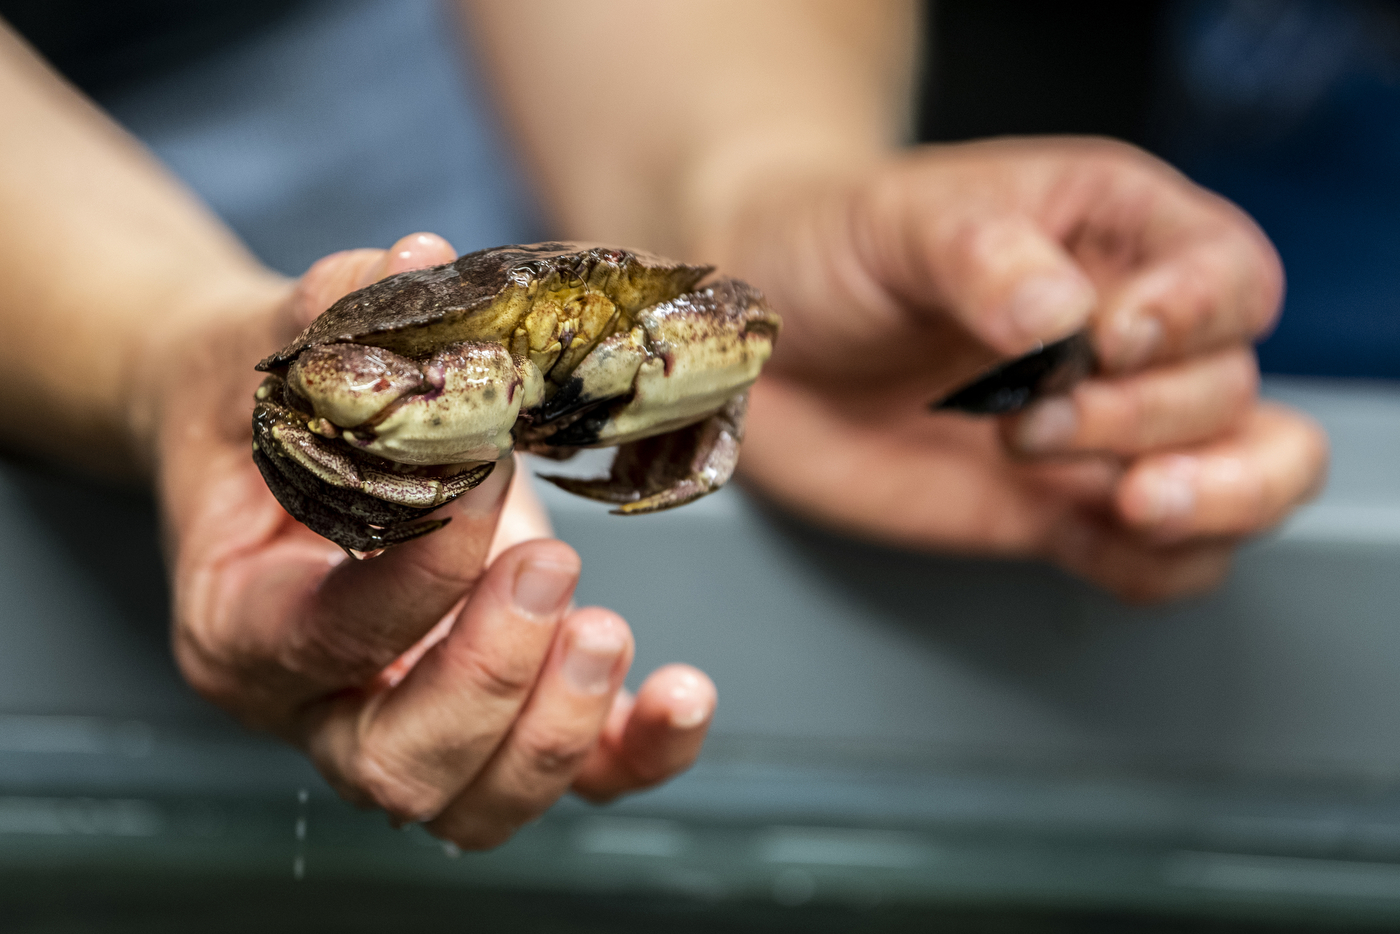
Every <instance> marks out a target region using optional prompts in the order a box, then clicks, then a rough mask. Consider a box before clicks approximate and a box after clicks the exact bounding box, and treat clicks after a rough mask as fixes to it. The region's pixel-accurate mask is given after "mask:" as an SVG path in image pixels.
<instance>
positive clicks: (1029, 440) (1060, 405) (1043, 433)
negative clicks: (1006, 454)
mask: <svg viewBox="0 0 1400 934" xmlns="http://www.w3.org/2000/svg"><path fill="white" fill-rule="evenodd" d="M1078 430H1079V410H1078V409H1076V408H1075V405H1074V402H1073V401H1071V400H1070V399H1069V398H1067V397H1065V396H1058V397H1055V398H1052V399H1045V400H1042V401H1041V402H1037V403H1036V404H1035V405H1033V406H1031V407H1030V409H1028V410H1027V411H1026V414H1024V415H1022V416H1021V419H1020V420H1019V421H1018V422H1017V423H1016V428H1015V430H1014V432H1013V433H1012V436H1011V443H1012V445H1013V446H1014V447H1015V448H1016V449H1017V450H1018V451H1023V452H1025V453H1026V454H1046V453H1049V452H1051V451H1062V450H1064V449H1065V448H1067V447H1069V444H1070V442H1071V441H1073V440H1074V435H1075V432H1077V431H1078Z"/></svg>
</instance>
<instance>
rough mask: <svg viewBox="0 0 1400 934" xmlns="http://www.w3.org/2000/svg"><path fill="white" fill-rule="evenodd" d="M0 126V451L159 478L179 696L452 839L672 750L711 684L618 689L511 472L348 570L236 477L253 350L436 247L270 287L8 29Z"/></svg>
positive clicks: (505, 830) (628, 641) (271, 346)
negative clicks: (425, 528)
mask: <svg viewBox="0 0 1400 934" xmlns="http://www.w3.org/2000/svg"><path fill="white" fill-rule="evenodd" d="M0 116H2V117H3V119H4V122H5V125H6V128H7V129H6V132H5V133H3V134H0V165H3V166H4V167H5V171H3V172H0V333H3V335H4V339H3V340H0V362H3V363H4V365H5V367H6V368H7V369H6V372H7V373H8V374H9V375H10V377H11V378H12V379H13V380H14V381H15V382H16V384H18V385H23V386H26V387H28V388H29V389H30V390H31V391H32V397H31V402H30V404H28V405H26V406H21V407H19V410H20V411H18V414H17V415H16V417H15V418H14V419H13V420H12V422H11V424H10V428H9V430H8V431H7V432H6V443H7V444H8V445H10V446H12V447H13V448H16V449H18V450H22V451H24V452H25V453H27V454H30V455H37V456H42V457H47V458H49V459H52V460H54V461H57V462H60V463H62V464H65V465H68V466H77V467H88V468H91V469H93V470H95V471H99V472H100V473H101V474H102V475H103V476H104V477H106V478H108V479H111V478H113V477H117V476H122V475H126V476H128V477H131V478H133V479H139V480H144V481H146V482H150V483H152V484H153V485H154V487H155V490H156V492H157V495H158V497H159V500H160V504H161V507H162V513H163V519H164V525H165V537H166V549H167V553H168V559H169V565H170V570H171V587H172V592H173V598H174V607H175V611H174V612H175V620H174V627H173V634H172V641H173V644H174V649H175V654H176V657H177V659H178V661H179V664H180V667H181V670H182V672H183V673H184V675H185V677H186V678H187V679H188V680H189V681H190V683H191V684H193V685H194V686H195V688H197V689H198V690H199V691H200V692H201V693H203V694H204V695H205V696H206V697H208V698H210V699H211V700H213V701H214V702H215V703H218V704H219V705H221V706H222V707H224V708H225V709H226V710H228V711H229V712H230V713H231V714H233V715H234V716H236V717H237V718H239V719H240V720H241V721H243V722H244V723H246V724H248V725H250V726H253V727H256V728H259V729H264V730H268V731H271V732H273V733H276V734H277V735H279V736H282V737H284V738H285V739H287V740H288V741H289V742H291V743H294V744H296V745H297V746H298V747H300V748H302V749H303V750H305V751H306V753H307V754H308V755H309V756H310V757H311V758H312V759H313V761H315V763H316V764H317V766H318V767H319V768H320V770H321V771H322V773H323V774H324V775H325V776H326V777H327V779H328V780H329V781H330V782H331V783H332V784H333V785H334V786H335V787H336V788H338V789H339V790H340V791H341V793H342V794H344V795H345V796H346V797H347V798H349V799H351V800H353V801H357V802H360V803H363V804H366V805H369V806H376V807H380V808H382V809H384V810H386V811H387V812H388V813H389V814H390V815H391V816H392V817H393V818H394V819H395V820H398V821H407V820H422V821H425V822H427V825H428V827H429V829H430V830H432V831H433V832H435V833H438V834H440V835H442V836H444V837H446V838H448V839H451V840H453V841H454V842H456V843H458V844H459V845H461V846H464V847H474V848H479V847H487V846H493V845H495V844H497V843H499V842H501V841H502V840H504V839H506V838H507V837H508V836H509V835H510V833H511V832H513V830H514V829H515V828H516V827H518V826H519V825H520V824H521V823H522V822H524V821H525V820H528V819H530V818H531V817H533V816H534V815H536V814H538V813H539V812H540V811H542V810H543V809H544V808H545V807H547V806H548V805H549V804H551V803H552V802H553V801H554V800H555V799H556V798H557V797H558V796H559V795H561V794H563V793H564V792H565V791H566V790H568V789H570V788H572V789H573V790H574V791H576V792H577V793H579V794H581V795H584V796H586V797H589V798H593V799H599V800H601V799H606V798H609V797H613V796H615V795H618V794H621V793H624V792H626V791H630V790H633V789H636V788H641V787H645V786H647V785H650V784H654V783H655V782H658V781H661V780H664V779H665V778H667V777H669V776H671V775H674V774H676V773H677V772H679V771H681V770H683V769H684V768H686V767H687V766H688V765H689V764H690V763H691V762H692V761H693V760H694V758H695V756H696V754H697V753H698V751H699V748H700V743H701V741H702V739H703V737H704V734H705V731H706V729H707V728H708V725H709V720H710V717H711V715H712V713H713V710H714V705H715V693H714V686H713V685H712V684H711V683H710V681H709V679H708V678H706V677H705V676H704V674H702V673H701V672H699V671H697V670H695V669H693V668H690V667H687V666H680V665H672V666H667V667H665V668H662V669H660V670H658V671H656V672H654V673H653V674H652V675H651V677H649V678H648V679H647V680H646V681H645V682H644V683H643V685H642V687H641V688H640V690H639V691H638V694H637V695H636V697H635V698H634V697H632V696H631V695H629V694H628V693H627V692H626V691H625V690H623V689H622V688H621V686H620V685H621V681H622V678H623V675H624V674H625V672H626V670H627V667H628V664H629V663H630V661H631V656H632V637H631V634H630V632H629V631H628V628H627V625H626V623H625V622H624V621H623V620H622V619H621V618H620V617H618V616H617V615H616V614H615V613H612V612H610V611H608V610H604V609H599V608H584V609H574V608H573V607H572V605H571V603H570V597H571V595H572V593H573V588H574V585H575V584H576V582H577V579H578V573H579V563H578V557H577V555H576V554H574V552H573V551H572V549H570V548H569V547H568V546H567V545H565V544H563V543H562V542H557V541H553V540H551V539H549V538H548V537H547V536H548V535H549V525H548V520H547V518H546V517H545V515H544V513H543V511H542V510H541V509H540V507H539V504H538V502H537V501H536V500H535V499H534V498H533V496H532V495H531V494H530V492H529V488H528V485H527V484H526V483H524V482H523V480H522V479H521V478H522V474H521V473H520V472H516V471H513V470H512V469H510V468H509V466H508V465H502V469H499V470H497V471H496V472H495V475H494V476H493V477H492V478H491V479H490V480H488V481H487V482H485V483H483V484H482V485H481V486H480V487H478V488H477V489H476V490H474V491H473V492H472V494H471V495H469V496H466V497H463V498H462V499H460V500H459V501H458V502H457V503H454V504H453V505H452V507H450V508H451V509H452V510H453V512H452V516H453V520H454V521H453V522H452V523H451V524H450V525H449V526H448V527H447V529H445V530H444V531H443V532H442V533H441V534H439V535H435V536H432V537H431V538H430V539H428V540H426V541H422V542H414V543H411V544H410V545H405V546H403V547H402V548H399V549H396V550H395V551H394V552H391V553H389V554H387V555H385V556H384V557H382V558H380V559H376V560H375V561H370V562H354V561H347V560H346V559H345V556H344V553H343V552H341V551H340V549H339V548H337V547H336V546H334V545H332V544H331V543H329V542H327V541H326V540H324V539H321V538H319V537H318V536H316V535H314V534H313V533H311V532H309V531H307V530H306V529H305V528H304V527H302V526H301V525H299V524H298V523H296V522H295V521H293V520H292V519H291V518H290V517H289V516H288V515H287V514H286V513H285V512H284V511H283V510H282V509H281V508H280V507H279V506H278V505H277V503H276V501H275V500H274V499H273V498H272V495H271V494H270V493H269V492H268V491H267V488H266V486H265V485H264V484H263V482H262V479H261V478H260V477H259V476H258V474H257V471H256V469H255V468H254V466H253V463H252V459H251V458H250V456H249V451H250V448H251V441H252V438H251V434H250V427H249V424H248V414H249V409H250V406H251V399H252V394H253V392H254V390H255V388H256V386H257V383H258V379H259V374H257V373H256V372H255V371H254V370H253V366H254V365H255V364H256V363H257V361H258V360H259V359H261V358H262V357H264V356H266V355H267V354H269V353H271V352H273V351H274V350H276V349H277V348H278V347H281V346H283V345H284V344H286V343H287V342H288V341H289V340H291V338H292V337H293V336H295V335H296V334H297V332H299V331H300V330H301V329H302V328H303V327H305V326H306V324H307V323H308V322H309V321H310V320H311V318H312V317H313V316H314V315H315V314H316V313H317V312H319V311H320V310H322V309H324V308H325V307H326V306H327V305H329V304H330V303H331V302H332V301H334V300H335V299H336V298H338V297H340V296H341V295H344V294H345V293H347V292H350V291H352V290H354V289H356V288H359V287H361V286H364V285H367V284H368V283H370V282H374V281H376V280H378V279H381V278H383V277H384V276H386V275H390V274H393V273H397V272H401V271H404V270H408V269H414V268H419V267H422V266H430V265H434V264H438V263H442V262H446V261H447V260H450V259H451V258H452V257H453V256H454V255H455V251H454V250H453V249H452V248H451V246H449V245H448V244H447V243H446V242H444V241H443V240H442V239H441V238H439V237H435V236H432V235H415V236H410V237H406V238H404V239H403V240H401V241H399V243H397V244H395V245H394V247H393V248H392V249H390V250H388V251H385V250H377V249H376V250H355V251H350V252H346V253H339V254H335V255H333V256H331V257H328V258H326V259H325V260H322V261H321V262H320V263H318V264H316V265H315V266H314V267H313V268H312V269H311V270H310V271H309V272H308V273H307V274H306V275H305V276H303V277H302V278H301V280H299V281H298V282H286V281H284V280H282V279H280V278H279V277H277V276H274V275H272V274H270V273H268V272H266V271H265V270H263V269H261V268H260V267H259V266H258V264H257V263H256V262H255V261H253V260H252V259H251V258H250V257H249V256H248V255H247V254H246V253H245V252H244V251H243V250H242V248H241V247H240V246H239V245H238V244H237V243H236V241H235V240H234V239H233V238H232V237H231V236H230V235H229V234H228V233H227V232H226V231H225V230H224V229H223V228H222V227H221V226H220V225H219V224H218V223H217V222H216V221H215V220H213V219H212V218H211V217H209V216H208V215H207V214H206V213H204V211H203V209H202V208H201V207H200V206H199V204H198V202H197V201H196V199H194V198H192V197H191V196H190V195H189V194H188V193H187V192H185V191H184V190H183V189H182V188H181V187H180V186H179V185H178V184H177V183H175V182H174V181H173V180H172V179H170V178H169V177H168V176H167V175H166V174H165V173H164V172H163V170H162V169H161V168H160V167H159V166H158V165H156V164H155V163H154V162H153V160H151V159H150V157H149V156H148V155H147V154H146V153H145V152H144V151H143V150H142V149H141V148H140V147H139V146H138V145H137V144H136V143H135V142H133V141H132V140H131V139H130V138H128V137H127V136H126V135H125V134H124V133H122V132H121V130H119V129H118V128H117V127H115V126H114V125H113V124H112V123H111V122H110V121H108V120H106V119H105V118H104V117H103V116H102V115H101V114H100V113H98V112H97V111H96V110H95V109H93V108H92V107H91V106H90V105H89V104H87V103H86V102H84V101H83V100H82V99H81V98H80V97H79V96H78V95H76V94H75V93H74V92H73V91H72V90H71V89H69V88H67V87H66V86H65V85H63V84H62V82H61V81H59V80H58V79H57V78H56V77H55V76H53V75H52V74H51V73H50V72H49V71H48V70H47V69H46V68H45V67H44V66H43V64H42V63H40V62H39V61H38V60H37V59H35V58H34V57H33V56H32V55H31V54H30V53H29V52H28V50H27V49H25V48H24V47H23V46H22V44H20V43H19V42H18V41H17V40H15V39H14V38H13V37H12V36H11V35H10V34H9V33H7V32H5V31H3V29H0ZM54 334H62V335H64V339H63V349H62V352H61V353H55V352H54V346H55V341H54V338H53V335H54ZM512 474H514V478H513V479H512Z"/></svg>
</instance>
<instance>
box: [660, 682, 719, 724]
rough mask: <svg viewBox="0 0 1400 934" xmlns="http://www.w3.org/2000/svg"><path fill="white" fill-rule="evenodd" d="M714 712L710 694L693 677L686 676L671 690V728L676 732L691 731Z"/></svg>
mask: <svg viewBox="0 0 1400 934" xmlns="http://www.w3.org/2000/svg"><path fill="white" fill-rule="evenodd" d="M712 710H714V704H713V702H712V700H711V695H710V692H709V691H707V690H705V689H704V685H703V684H702V683H701V681H700V679H699V678H697V677H695V675H687V676H686V677H685V678H684V679H683V680H682V681H681V682H680V683H679V684H677V685H676V686H675V687H673V688H671V726H673V727H674V728H676V729H678V730H693V729H694V728H695V727H697V726H699V725H700V724H702V723H704V722H705V721H706V720H707V719H709V716H710V712H711V711H712Z"/></svg>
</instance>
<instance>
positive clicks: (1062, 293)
mask: <svg viewBox="0 0 1400 934" xmlns="http://www.w3.org/2000/svg"><path fill="white" fill-rule="evenodd" d="M1095 300H1096V296H1095V295H1094V287H1093V286H1091V285H1090V284H1089V283H1088V282H1086V281H1085V280H1084V279H1083V277H1081V276H1078V275H1074V274H1072V273H1061V274H1057V275H1041V276H1032V277H1031V278H1029V279H1027V280H1026V281H1025V282H1022V283H1021V285H1020V287H1019V288H1017V289H1016V292H1015V294H1013V295H1012V296H1011V304H1010V308H1009V312H1010V315H1011V321H1012V323H1013V324H1015V325H1016V327H1017V328H1019V329H1020V331H1021V333H1022V334H1023V335H1025V336H1026V337H1028V338H1031V339H1034V340H1038V341H1051V340H1054V339H1056V338H1059V337H1064V336H1065V335H1066V334H1068V333H1070V332H1071V331H1074V330H1076V329H1077V328H1079V327H1080V326H1081V325H1083V324H1084V319H1085V318H1087V317H1089V312H1090V311H1092V310H1093V308H1094V302H1095Z"/></svg>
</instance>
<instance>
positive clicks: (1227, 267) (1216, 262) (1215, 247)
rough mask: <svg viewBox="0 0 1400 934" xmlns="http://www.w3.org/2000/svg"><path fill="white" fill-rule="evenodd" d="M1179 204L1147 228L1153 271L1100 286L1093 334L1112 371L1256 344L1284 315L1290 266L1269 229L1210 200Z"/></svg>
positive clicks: (1202, 196) (1194, 196)
mask: <svg viewBox="0 0 1400 934" xmlns="http://www.w3.org/2000/svg"><path fill="white" fill-rule="evenodd" d="M1171 200H1172V201H1173V202H1174V203H1175V206H1174V207H1173V208H1172V209H1171V210H1170V211H1164V215H1165V216H1164V217H1162V218H1160V219H1158V220H1155V221H1153V222H1150V223H1149V224H1148V225H1147V230H1146V231H1145V234H1144V244H1143V249H1144V251H1145V260H1144V262H1143V264H1142V265H1141V266H1139V267H1138V268H1134V269H1132V270H1130V271H1129V272H1128V273H1127V274H1126V275H1124V276H1122V277H1121V278H1119V279H1118V281H1117V282H1115V283H1114V284H1112V285H1108V286H1104V285H1101V286H1100V289H1101V292H1102V293H1103V294H1104V301H1103V304H1102V306H1101V310H1100V312H1099V314H1097V315H1096V316H1095V318H1094V323H1093V325H1092V329H1093V334H1094V343H1095V346H1096V348H1097V350H1098V354H1099V359H1100V361H1101V362H1102V363H1103V365H1104V367H1105V369H1107V370H1109V371H1111V372H1122V371H1125V370H1134V369H1138V368H1140V367H1142V366H1144V365H1146V364H1148V363H1152V362H1156V361H1162V360H1176V359H1180V358H1182V357H1185V356H1188V355H1191V354H1196V353H1200V352H1203V351H1208V350H1215V349H1219V348H1221V347H1225V346H1228V345H1230V344H1247V343H1251V342H1253V341H1254V340H1255V339H1256V338H1258V337H1259V336H1260V335H1262V334H1263V333H1265V332H1266V331H1267V330H1268V329H1269V328H1270V327H1272V326H1273V323H1274V321H1275V320H1276V319H1277V317H1278V312H1279V306H1280V304H1281V302H1282V300H1283V266H1282V263H1281V262H1280V261H1279V258H1278V254H1277V252H1275V250H1274V248H1273V245H1272V244H1271V243H1269V240H1268V238H1267V237H1265V236H1264V233H1263V231H1261V230H1260V229H1259V227H1258V226H1257V225H1256V224H1255V223H1254V222H1253V221H1252V220H1251V219H1250V218H1249V217H1248V216H1247V215H1246V214H1245V213H1244V212H1243V211H1240V210H1239V209H1237V208H1235V207H1234V206H1233V205H1230V204H1228V203H1227V202H1225V201H1224V200H1223V199H1220V198H1216V197H1215V196H1213V195H1210V194H1208V193H1206V192H1203V191H1191V192H1188V193H1179V195H1178V198H1176V199H1171Z"/></svg>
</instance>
